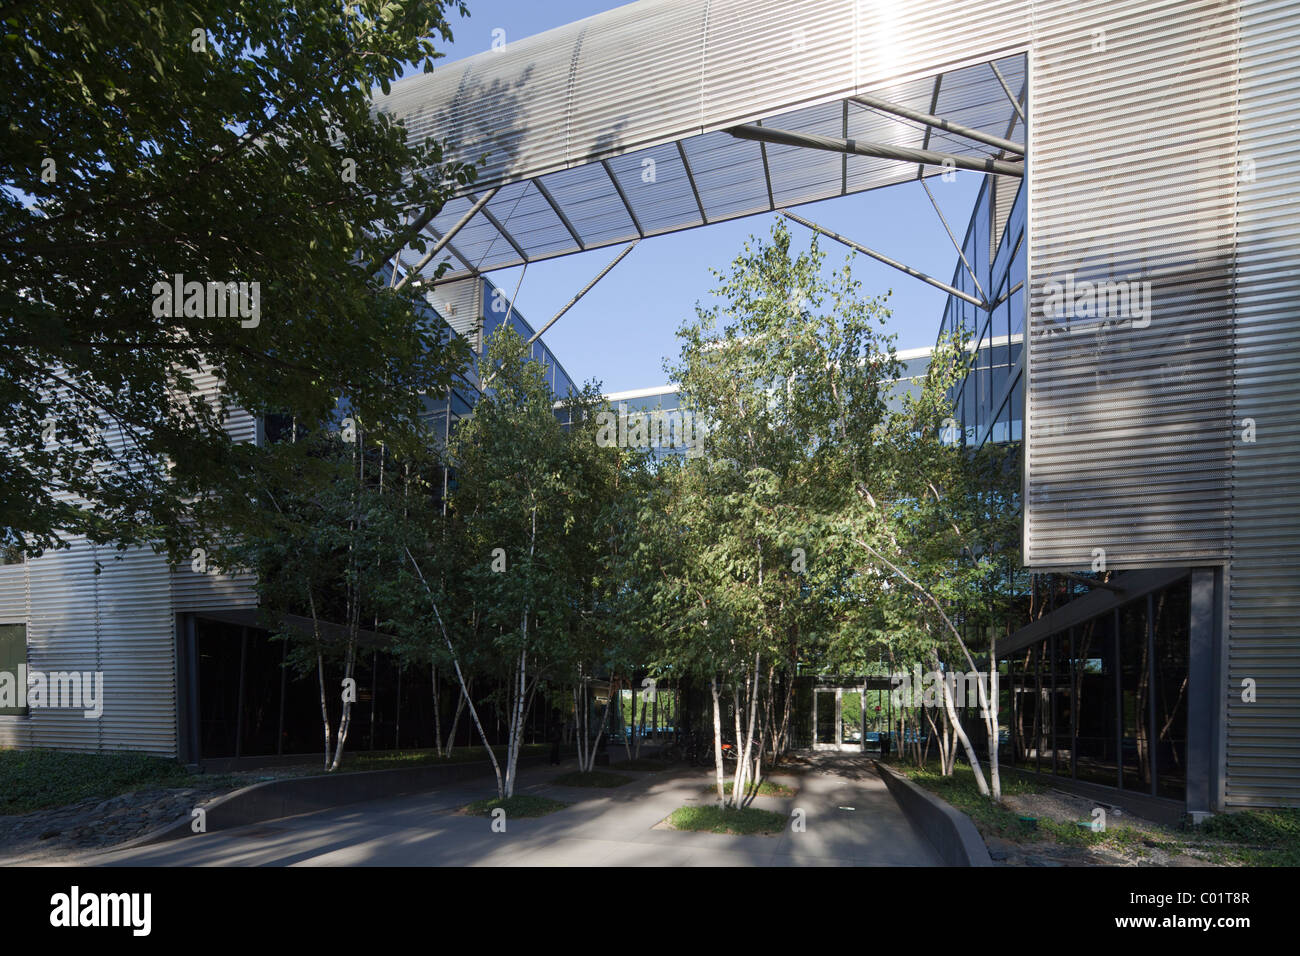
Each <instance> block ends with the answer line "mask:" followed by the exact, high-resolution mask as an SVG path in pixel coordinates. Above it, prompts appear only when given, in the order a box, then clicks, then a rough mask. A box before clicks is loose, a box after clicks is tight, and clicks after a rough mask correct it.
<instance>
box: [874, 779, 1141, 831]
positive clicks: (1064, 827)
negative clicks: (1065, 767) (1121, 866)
mask: <svg viewBox="0 0 1300 956" xmlns="http://www.w3.org/2000/svg"><path fill="white" fill-rule="evenodd" d="M890 766H892V767H893V768H894V769H896V770H898V771H900V772H902V773H903V774H905V775H906V776H907V777H908V778H909V779H911V780H912V781H914V782H915V783H917V784H919V785H920V786H922V787H924V788H925V789H927V790H929V791H930V792H931V793H933V794H935V795H937V796H939V797H941V798H942V799H944V800H946V801H947V802H948V803H949V804H951V805H952V806H954V807H956V808H957V809H958V810H960V811H961V812H962V813H965V814H966V815H968V816H969V817H970V818H971V819H972V820H973V821H975V826H976V827H977V828H978V829H979V831H980V833H981V834H983V835H984V836H996V837H1000V838H1002V839H1004V840H1010V841H1011V842H1013V843H1038V842H1053V843H1059V844H1061V845H1063V846H1075V847H1089V846H1100V845H1102V844H1106V845H1109V846H1113V847H1120V846H1133V845H1135V844H1141V842H1142V839H1143V834H1142V833H1141V832H1140V831H1138V830H1134V829H1133V828H1132V827H1108V828H1107V829H1105V830H1102V831H1094V830H1092V829H1091V828H1090V827H1083V826H1079V821H1075V820H1068V821H1059V820H1052V819H1049V818H1047V817H1039V818H1038V824H1037V826H1036V827H1031V826H1029V825H1028V824H1026V823H1025V822H1024V821H1022V820H1021V819H1020V816H1021V815H1020V813H1019V812H1018V811H1016V810H1012V809H1010V808H1009V807H1005V806H998V805H997V804H995V803H993V802H992V801H991V800H990V799H989V798H988V797H985V796H983V795H982V794H981V793H980V792H979V788H978V787H977V786H976V784H975V774H974V773H973V772H972V771H971V768H970V767H968V766H966V765H964V764H958V765H957V767H956V768H955V769H954V771H953V774H952V776H951V777H945V776H943V774H941V773H940V772H939V770H938V769H937V768H932V767H926V768H925V769H921V768H918V767H913V766H910V765H907V764H896V763H893V764H890ZM1044 789H1045V788H1044V787H1042V786H1040V785H1039V784H1037V783H1035V782H1034V781H1031V780H1025V779H1022V778H1020V777H1019V776H1017V775H1013V774H1007V775H1006V776H1004V777H1003V778H1002V794H1003V796H1013V795H1015V794H1026V793H1041V792H1042V791H1043V790H1044Z"/></svg>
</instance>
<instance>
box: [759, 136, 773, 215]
mask: <svg viewBox="0 0 1300 956" xmlns="http://www.w3.org/2000/svg"><path fill="white" fill-rule="evenodd" d="M758 125H759V126H762V125H763V121H762V120H759V121H758ZM758 151H759V153H761V154H762V156H763V181H764V182H766V183H767V208H768V209H772V210H775V209H776V195H775V194H774V193H773V192H772V170H771V167H769V166H768V164H767V143H764V142H763V141H762V140H759V143H758Z"/></svg>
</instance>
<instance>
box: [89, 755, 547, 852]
mask: <svg viewBox="0 0 1300 956" xmlns="http://www.w3.org/2000/svg"><path fill="white" fill-rule="evenodd" d="M549 759H550V758H549V756H548V755H546V754H535V755H531V756H527V757H524V756H521V757H520V758H519V767H520V768H521V769H522V768H524V767H532V766H537V765H539V764H544V763H547V762H548V761H549ZM491 774H492V763H491V762H490V761H488V760H482V761H472V762H466V763H453V764H442V765H436V764H435V765H431V766H425V767H410V768H398V769H395V770H363V771H360V772H357V773H340V774H320V775H316V776H311V777H291V778H288V779H286V780H267V781H264V782H262V783H255V784H253V785H252V786H249V787H244V788H243V789H241V790H235V791H233V792H232V793H227V794H225V795H224V796H221V797H218V798H217V799H216V800H213V801H212V802H211V803H209V804H207V805H206V806H204V807H203V811H204V816H205V820H204V823H205V825H206V827H205V831H204V832H206V833H212V832H215V831H217V830H229V829H232V828H233V827H242V826H247V825H248V824H250V823H265V822H267V821H269V820H279V819H282V818H284V817H295V816H299V815H300V814H304V813H314V812H316V811H317V810H328V809H330V808H331V807H339V806H346V805H347V804H350V803H363V802H365V801H367V800H381V799H384V798H385V797H402V796H407V795H409V794H412V793H423V792H425V791H427V790H435V789H437V788H438V787H440V786H442V785H443V784H447V783H456V782H459V781H462V780H473V779H475V778H476V777H483V776H491ZM191 827H192V819H191V818H189V817H186V818H184V819H181V820H177V821H175V822H173V823H169V824H167V826H165V827H162V828H161V829H158V830H154V831H153V832H152V833H145V834H142V835H140V836H138V837H136V838H134V839H132V840H128V841H127V842H125V843H118V844H115V845H114V846H112V847H106V848H105V849H106V850H108V851H117V850H126V849H130V848H133V847H138V846H150V845H152V844H155V843H166V842H169V841H171V840H178V839H181V838H182V837H188V836H195V835H196V834H195V833H194V831H193V830H192V828H191Z"/></svg>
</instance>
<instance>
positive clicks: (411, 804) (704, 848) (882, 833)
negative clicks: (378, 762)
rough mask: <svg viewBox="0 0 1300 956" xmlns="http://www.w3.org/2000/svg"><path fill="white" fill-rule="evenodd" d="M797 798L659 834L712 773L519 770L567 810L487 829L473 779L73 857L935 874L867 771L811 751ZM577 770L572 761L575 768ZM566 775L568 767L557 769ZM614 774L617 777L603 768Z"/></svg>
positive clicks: (698, 795)
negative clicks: (761, 811) (850, 868)
mask: <svg viewBox="0 0 1300 956" xmlns="http://www.w3.org/2000/svg"><path fill="white" fill-rule="evenodd" d="M813 759H814V765H813V767H812V768H810V769H809V771H808V772H807V773H805V774H804V775H803V776H800V777H779V778H777V779H778V780H779V782H782V783H785V784H787V785H790V786H797V788H798V789H797V791H796V793H795V795H794V796H793V797H784V798H775V797H759V798H758V799H757V801H756V802H755V806H759V807H763V808H765V809H770V810H776V811H778V812H781V813H783V814H785V815H787V816H788V815H789V814H790V813H791V812H792V811H793V810H794V809H795V808H799V809H802V810H803V811H804V812H805V821H806V828H805V830H804V832H801V833H796V832H791V828H790V826H789V825H787V826H786V829H785V831H784V832H782V833H781V834H779V835H775V836H729V835H724V834H712V833H686V832H678V831H675V830H668V829H662V828H660V829H656V828H655V824H657V823H659V822H660V821H662V820H663V819H664V818H665V817H666V816H668V815H669V814H670V813H671V812H672V811H673V810H675V809H676V808H678V807H680V806H683V805H685V804H689V803H699V804H707V803H709V802H711V800H712V799H713V798H712V797H711V796H710V795H708V794H706V793H704V788H705V787H706V786H707V785H708V783H709V782H710V775H709V771H707V770H680V771H676V772H671V771H668V772H658V773H642V772H636V771H627V773H628V774H629V775H631V776H634V777H635V778H636V779H635V781H634V782H633V783H630V784H627V785H625V786H622V787H618V788H615V789H609V790H598V789H592V788H571V787H557V786H554V785H552V784H551V783H550V780H551V779H552V778H554V777H555V776H556V774H557V772H556V769H555V768H553V767H539V768H531V769H529V770H526V771H521V773H520V784H519V787H518V791H517V792H523V793H531V794H538V795H542V796H549V797H552V798H554V799H557V800H564V801H566V802H570V803H571V804H572V805H571V806H569V807H566V808H565V809H563V810H560V811H558V812H556V813H552V814H550V815H548V816H545V817H538V818H535V819H512V820H508V821H507V828H506V832H505V833H494V832H492V830H491V828H490V823H491V821H490V820H489V819H488V818H486V817H470V816H462V815H459V814H456V813H455V810H456V808H457V807H460V806H463V805H465V804H466V803H469V802H470V801H472V800H476V799H479V798H482V797H484V796H491V795H492V787H493V785H492V783H491V782H490V781H485V780H477V781H467V782H466V783H464V784H459V785H455V786H449V787H445V788H442V789H439V790H437V791H435V792H430V793H425V794H420V795H418V796H412V797H400V798H394V799H392V800H376V801H371V802H368V803H362V804H352V805H350V806H345V807H338V808H335V809H331V810H323V811H320V812H317V813H312V814H306V815H303V816H299V817H292V818H288V819H283V820H276V821H273V822H270V823H262V824H254V825H251V826H246V827H240V828H237V829H232V830H222V831H219V832H216V833H207V834H200V835H198V836H192V837H186V838H183V839H180V840H176V841H173V842H171V843H164V844H159V845H157V846H147V847H138V848H135V849H131V850H119V851H110V852H107V853H100V854H94V855H87V856H84V857H80V858H78V859H77V860H75V861H73V860H67V861H64V862H78V863H84V864H91V865H128V866H196V865H198V866H204V865H206V866H297V865H304V866H368V865H373V866H460V865H475V866H603V865H608V864H615V865H624V866H636V865H649V866H792V865H793V866H806V865H876V866H891V865H892V866H898V865H903V866H907V865H913V866H915V865H938V864H939V862H940V861H939V859H938V857H937V856H936V855H935V853H934V851H933V849H932V848H931V847H930V844H929V843H928V842H927V841H926V840H925V838H924V837H922V836H920V835H919V834H918V833H917V832H916V831H915V830H913V829H912V827H911V826H910V825H909V823H908V822H907V819H906V818H905V817H904V816H903V813H902V811H901V810H900V809H899V807H898V805H897V804H896V803H895V802H894V799H893V798H892V797H891V796H890V794H889V791H888V790H887V789H886V788H885V785H884V784H883V783H882V782H881V780H880V778H879V777H878V776H877V775H876V773H875V771H874V769H873V768H872V767H871V764H870V762H869V761H867V760H865V759H863V758H861V757H845V756H843V755H838V754H827V755H817V756H816V757H815V758H813ZM570 763H571V762H570ZM562 769H571V768H562ZM610 769H612V770H614V771H617V770H618V767H617V766H615V767H612V768H610Z"/></svg>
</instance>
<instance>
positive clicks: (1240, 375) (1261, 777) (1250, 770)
mask: <svg viewBox="0 0 1300 956" xmlns="http://www.w3.org/2000/svg"><path fill="white" fill-rule="evenodd" d="M1240 36H1241V71H1240V95H1241V106H1240V111H1239V113H1238V117H1239V129H1240V137H1241V146H1240V157H1239V159H1240V162H1239V166H1238V177H1237V182H1238V187H1237V188H1238V194H1237V223H1236V232H1237V270H1236V286H1235V292H1236V295H1235V300H1234V304H1235V308H1236V346H1237V347H1236V358H1235V363H1234V372H1235V385H1236V394H1235V399H1236V422H1235V432H1234V441H1233V445H1232V450H1233V471H1232V491H1233V511H1232V551H1233V554H1232V566H1231V568H1230V571H1229V575H1230V578H1229V581H1230V583H1229V600H1228V603H1229V633H1230V640H1229V642H1228V661H1227V671H1228V674H1227V676H1228V681H1227V685H1228V686H1227V688H1226V693H1227V705H1228V706H1227V712H1228V724H1227V728H1226V740H1227V748H1226V756H1227V766H1226V793H1225V798H1226V802H1227V803H1228V804H1229V805H1230V806H1252V805H1260V806H1276V805H1278V804H1288V805H1291V806H1300V625H1298V624H1297V611H1296V609H1297V608H1300V437H1298V434H1297V430H1296V409H1297V408H1300V167H1298V166H1297V163H1296V160H1297V157H1300V9H1297V5H1296V4H1295V3H1284V2H1280V0H1254V2H1252V0H1243V2H1242V4H1241V34H1240ZM1246 419H1251V420H1253V422H1254V427H1255V433H1254V436H1253V437H1254V439H1255V440H1254V441H1253V442H1252V441H1249V440H1248V439H1249V437H1250V436H1249V435H1248V433H1247V431H1246V428H1247V427H1248V426H1247V423H1246V421H1245V420H1246ZM1248 678H1249V679H1251V680H1254V681H1255V682H1256V683H1257V685H1258V687H1257V699H1256V700H1255V701H1254V702H1253V703H1247V702H1245V701H1243V700H1242V689H1243V688H1242V682H1243V681H1244V680H1246V679H1248Z"/></svg>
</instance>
